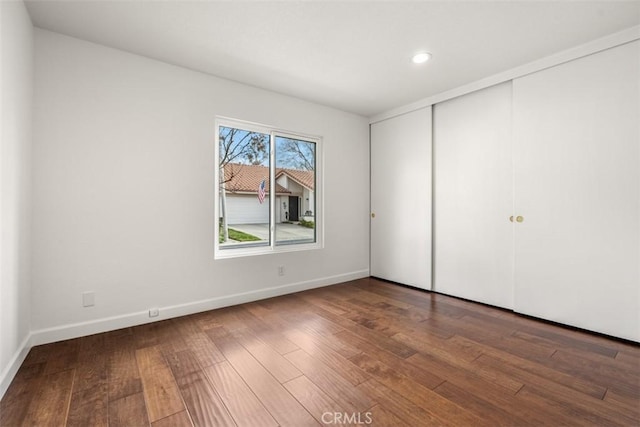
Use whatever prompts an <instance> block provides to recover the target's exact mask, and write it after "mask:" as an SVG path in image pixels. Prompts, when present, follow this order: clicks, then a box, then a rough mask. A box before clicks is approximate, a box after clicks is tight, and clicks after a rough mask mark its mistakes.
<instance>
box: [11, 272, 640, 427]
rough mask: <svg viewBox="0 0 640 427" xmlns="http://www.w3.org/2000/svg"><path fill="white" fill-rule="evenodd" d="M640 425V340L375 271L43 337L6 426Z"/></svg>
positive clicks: (21, 375)
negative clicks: (398, 281)
mask: <svg viewBox="0 0 640 427" xmlns="http://www.w3.org/2000/svg"><path fill="white" fill-rule="evenodd" d="M318 424H325V425H367V424H369V425H375V426H387V425H388V426H399V425H411V426H419V425H425V426H428V425H438V426H440V425H447V426H468V425H472V426H474V427H475V426H495V425H505V426H524V425H553V426H556V425H580V426H583V425H594V426H608V425H611V426H620V425H622V426H637V425H640V347H639V346H638V345H635V344H631V343H627V342H621V341H617V340H613V339H608V338H605V337H602V336H598V335H593V334H589V333H586V332H582V331H576V330H571V329H568V328H563V327H560V326H555V325H550V324H548V323H544V322H539V321H536V320H532V319H529V318H525V317H521V316H518V315H515V314H513V313H510V312H507V311H503V310H498V309H494V308H491V307H487V306H484V305H480V304H475V303H471V302H467V301H463V300H459V299H455V298H451V297H447V296H443V295H438V294H433V293H429V292H422V291H417V290H413V289H409V288H405V287H401V286H397V285H393V284H390V283H386V282H383V281H379V280H376V279H362V280H357V281H353V282H349V283H345V284H340V285H335V286H330V287H326V288H321V289H316V290H312V291H307V292H302V293H298V294H294V295H288V296H284V297H279V298H273V299H269V300H264V301H259V302H255V303H251V304H244V305H240V306H236V307H230V308H225V309H220V310H215V311H209V312H205V313H200V314H196V315H192V316H186V317H181V318H178V319H171V320H165V321H161V322H156V323H151V324H147V325H142V326H137V327H133V328H127V329H122V330H118V331H113V332H108V333H104V334H98V335H92V336H88V337H83V338H78V339H73V340H68V341H62V342H58V343H52V344H47V345H42V346H38V347H34V348H33V349H31V351H30V353H29V355H28V356H27V358H26V360H25V362H24V364H23V366H22V367H21V368H20V370H19V372H18V374H17V376H16V378H15V379H14V381H13V383H12V384H11V386H10V388H9V390H8V391H7V393H6V394H5V396H4V398H3V399H2V401H1V402H0V425H1V426H14V425H46V426H62V425H77V426H94V425H95V426H99V425H113V426H117V425H131V426H141V425H152V426H190V425H206V426H226V425H240V426H277V425H287V426H296V427H298V426H306V425H318Z"/></svg>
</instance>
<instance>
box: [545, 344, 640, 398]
mask: <svg viewBox="0 0 640 427" xmlns="http://www.w3.org/2000/svg"><path fill="white" fill-rule="evenodd" d="M551 359H552V360H551V361H549V364H548V365H547V366H552V367H554V368H555V369H557V370H560V371H562V372H565V373H567V374H569V375H572V376H576V377H579V378H583V379H585V380H587V381H591V382H594V383H596V384H599V385H601V386H603V387H610V388H614V389H616V390H617V391H618V392H620V393H623V394H626V395H628V396H631V397H634V398H637V399H640V375H639V372H638V371H636V370H634V369H630V368H629V367H627V366H624V365H622V364H620V363H617V364H616V363H615V361H614V360H613V359H612V360H611V361H608V362H607V363H604V362H601V361H600V362H596V361H593V360H590V359H588V358H585V357H582V356H580V355H577V354H575V353H569V352H566V351H563V350H558V351H557V352H555V353H554V354H553V356H552V357H551Z"/></svg>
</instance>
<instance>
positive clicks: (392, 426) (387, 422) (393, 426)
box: [359, 405, 405, 427]
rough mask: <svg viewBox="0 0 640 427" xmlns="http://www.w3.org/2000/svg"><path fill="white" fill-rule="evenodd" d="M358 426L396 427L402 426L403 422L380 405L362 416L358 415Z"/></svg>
mask: <svg viewBox="0 0 640 427" xmlns="http://www.w3.org/2000/svg"><path fill="white" fill-rule="evenodd" d="M360 415H361V416H360V418H359V422H360V424H361V425H362V424H365V425H366V424H367V423H369V420H370V421H371V422H370V423H369V424H371V425H375V426H376V427H398V426H401V425H404V424H405V422H404V421H402V420H401V419H400V418H398V417H397V416H396V415H395V414H394V413H393V412H391V411H389V410H387V409H386V408H385V407H383V406H381V405H376V406H374V407H373V408H371V409H369V410H368V411H367V412H365V413H364V414H360Z"/></svg>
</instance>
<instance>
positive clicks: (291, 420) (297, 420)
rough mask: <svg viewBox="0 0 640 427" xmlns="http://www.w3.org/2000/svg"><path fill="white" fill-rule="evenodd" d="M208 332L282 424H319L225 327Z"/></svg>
mask: <svg viewBox="0 0 640 427" xmlns="http://www.w3.org/2000/svg"><path fill="white" fill-rule="evenodd" d="M207 333H208V334H209V336H210V337H211V338H212V339H213V341H214V342H215V344H216V345H217V346H218V348H219V349H220V350H221V351H222V353H223V354H224V356H225V358H226V359H227V360H228V361H229V363H230V364H231V366H233V368H234V369H235V371H236V372H237V373H238V374H239V375H240V376H241V377H242V379H243V380H244V381H245V382H246V383H247V385H248V386H249V387H250V388H251V390H252V391H253V392H254V393H255V395H256V396H257V397H258V399H260V401H261V402H262V404H263V405H264V406H265V407H266V408H267V410H268V411H269V413H270V414H271V416H273V418H274V419H275V420H276V421H277V422H278V423H279V424H281V425H288V426H306V425H317V422H316V421H315V419H314V418H313V417H312V416H311V415H310V414H309V412H307V410H306V409H304V407H303V406H302V405H301V404H300V403H299V402H298V401H297V400H296V399H295V398H293V396H291V394H289V392H288V391H287V390H286V389H285V388H284V387H283V386H282V384H280V383H279V382H278V380H276V379H275V378H274V377H273V376H272V375H271V374H270V373H269V371H267V370H266V369H265V368H264V367H263V366H262V365H261V364H260V363H259V362H258V361H257V360H256V359H255V358H254V357H253V356H252V355H251V353H249V352H248V351H247V350H246V349H245V348H244V347H242V345H240V343H238V342H237V341H236V340H235V339H233V337H232V336H231V335H230V334H229V333H228V332H227V331H225V329H224V328H212V329H208V330H207ZM298 351H300V350H298Z"/></svg>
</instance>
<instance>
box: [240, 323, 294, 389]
mask: <svg viewBox="0 0 640 427" xmlns="http://www.w3.org/2000/svg"><path fill="white" fill-rule="evenodd" d="M232 335H233V337H234V338H235V339H236V341H237V342H239V343H240V344H241V345H242V346H243V347H244V348H246V349H247V350H248V351H249V353H251V355H252V356H253V357H255V358H256V360H257V361H258V362H260V363H261V364H262V366H264V367H265V368H267V371H269V373H270V374H271V375H273V376H274V377H275V378H276V379H277V380H278V381H280V382H281V383H285V382H287V381H290V380H292V379H294V378H296V377H299V376H301V375H302V373H301V372H300V371H299V370H298V369H297V368H296V367H295V366H293V365H292V364H291V362H289V361H288V360H287V359H285V358H284V357H283V356H282V355H281V354H280V353H278V352H277V351H275V350H274V349H273V348H271V347H270V346H268V345H267V344H265V343H264V342H263V341H262V340H260V338H258V337H257V336H256V335H255V334H253V332H251V331H250V330H249V329H238V330H236V331H234V332H233V333H232Z"/></svg>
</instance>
